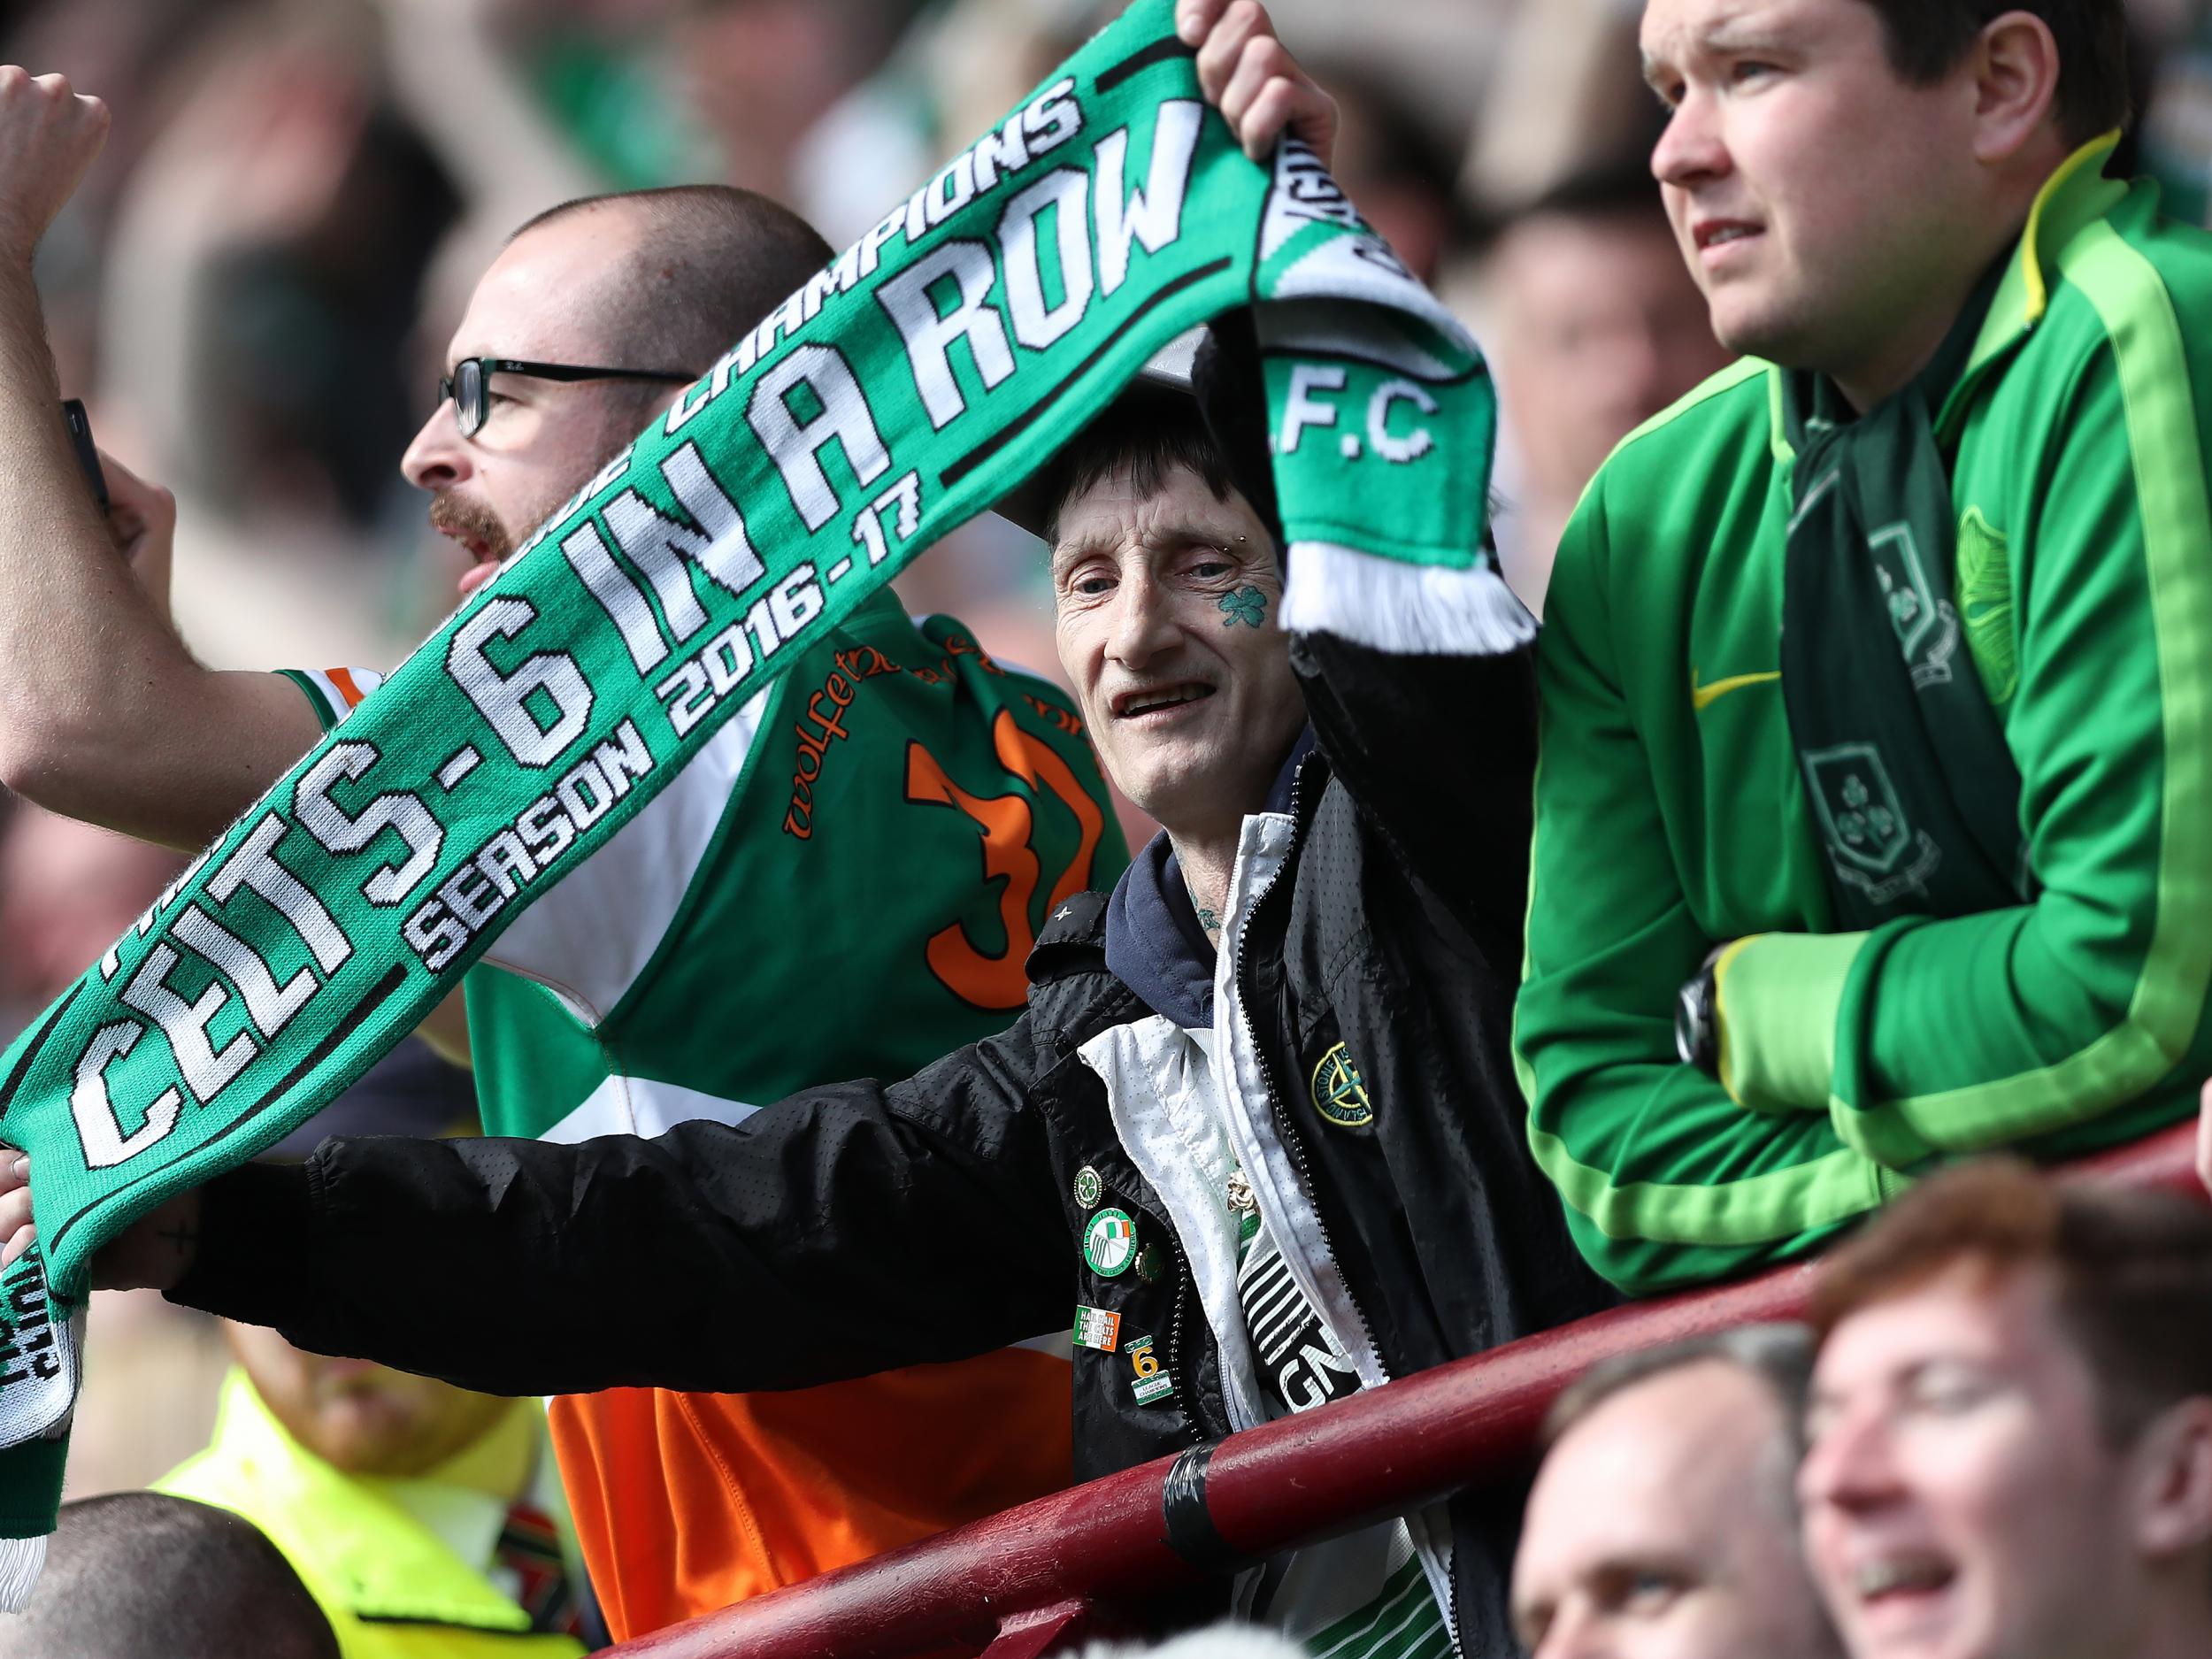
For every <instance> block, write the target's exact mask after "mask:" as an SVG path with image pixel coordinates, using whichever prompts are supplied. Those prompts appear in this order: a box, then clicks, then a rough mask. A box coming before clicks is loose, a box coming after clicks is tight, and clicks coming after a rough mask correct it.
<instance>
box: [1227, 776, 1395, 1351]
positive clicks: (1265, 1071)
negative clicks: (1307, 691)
mask: <svg viewBox="0 0 2212 1659" xmlns="http://www.w3.org/2000/svg"><path fill="white" fill-rule="evenodd" d="M1308 764H1310V757H1309V758H1308V760H1306V761H1301V762H1300V763H1299V765H1298V771H1297V772H1296V773H1295V774H1294V776H1293V777H1292V779H1291V780H1290V823H1291V843H1290V850H1289V851H1288V852H1287V853H1286V855H1285V856H1284V857H1283V860H1282V862H1281V863H1280V864H1277V865H1276V867H1275V873H1274V874H1273V875H1271V876H1270V877H1268V879H1267V885H1266V886H1265V887H1262V888H1261V889H1260V895H1259V897H1257V898H1256V899H1254V900H1253V901H1252V903H1251V907H1250V908H1249V909H1248V910H1246V911H1245V913H1244V924H1243V926H1241V927H1240V928H1239V929H1238V930H1237V988H1238V989H1239V990H1240V992H1241V993H1242V995H1243V1002H1244V1018H1245V1021H1246V1024H1247V1025H1249V1024H1250V1022H1251V1018H1252V1012H1251V1010H1252V1003H1253V995H1252V981H1251V979H1249V978H1248V974H1249V972H1250V969H1251V965H1252V952H1251V950H1250V949H1249V946H1250V944H1251V935H1252V924H1253V923H1254V922H1255V921H1256V920H1257V919H1258V917H1259V913H1260V911H1261V910H1263V909H1265V908H1266V905H1267V902H1268V901H1269V900H1270V899H1271V898H1273V897H1274V896H1275V889H1276V888H1277V887H1279V886H1280V885H1281V884H1282V879H1283V877H1284V875H1285V874H1286V872H1288V871H1289V870H1290V868H1291V866H1292V865H1293V864H1295V863H1296V862H1297V854H1298V848H1299V845H1300V844H1301V843H1302V841H1304V840H1305V834H1306V826H1305V825H1304V824H1303V823H1302V822H1301V821H1300V819H1299V817H1298V803H1299V797H1300V796H1301V795H1303V794H1304V793H1305V787H1306V767H1307V765H1308ZM1257 1034H1258V1033H1253V1035H1254V1036H1255V1037H1256V1036H1257ZM1252 1052H1253V1053H1254V1054H1255V1055H1256V1056H1258V1057H1259V1063H1260V1079H1261V1081H1263V1083H1265V1084H1266V1085H1267V1105H1268V1110H1269V1113H1270V1115H1271V1117H1272V1118H1274V1121H1275V1133H1277V1134H1279V1135H1280V1136H1281V1137H1282V1140H1283V1144H1284V1145H1285V1146H1286V1147H1288V1148H1290V1155H1291V1157H1292V1159H1293V1161H1294V1162H1295V1164H1297V1166H1298V1181H1299V1184H1300V1185H1301V1186H1302V1187H1304V1188H1305V1190H1306V1199H1307V1202H1310V1203H1311V1204H1312V1205H1313V1220H1314V1225H1316V1226H1317V1227H1318V1228H1320V1229H1321V1244H1322V1248H1324V1249H1325V1250H1327V1251H1328V1253H1329V1259H1330V1260H1331V1261H1332V1262H1334V1261H1339V1260H1340V1259H1341V1258H1340V1256H1338V1254H1337V1248H1336V1240H1333V1239H1332V1238H1331V1237H1330V1236H1329V1224H1328V1220H1327V1218H1326V1217H1324V1216H1323V1215H1322V1213H1321V1203H1320V1200H1319V1199H1318V1198H1317V1197H1316V1196H1315V1191H1314V1184H1313V1164H1312V1161H1311V1160H1310V1158H1309V1157H1308V1156H1306V1143H1305V1141H1304V1139H1303V1137H1302V1136H1301V1135H1300V1134H1299V1133H1298V1131H1297V1130H1296V1128H1295V1127H1294V1126H1293V1125H1292V1123H1291V1121H1290V1114H1289V1112H1287V1111H1286V1110H1284V1108H1283V1100H1282V1095H1281V1094H1279V1092H1278V1091H1277V1090H1276V1087H1275V1071H1274V1068H1273V1067H1272V1066H1271V1065H1270V1064H1268V1057H1267V1050H1266V1049H1265V1048H1263V1046H1262V1045H1261V1044H1260V1043H1259V1042H1257V1041H1255V1042H1254V1043H1253V1045H1252ZM1341 1271H1342V1270H1341V1269H1340V1270H1339V1272H1340V1274H1341ZM1344 1299H1345V1300H1346V1301H1347V1302H1349V1303H1350V1304H1351V1308H1352V1317H1354V1318H1356V1319H1357V1320H1358V1321H1359V1327H1360V1331H1359V1333H1360V1340H1361V1341H1362V1342H1363V1344H1365V1346H1366V1348H1367V1351H1368V1352H1369V1353H1371V1354H1372V1355H1373V1356H1375V1366H1376V1369H1377V1370H1379V1371H1381V1372H1382V1375H1383V1380H1384V1381H1385V1382H1388V1381H1390V1380H1391V1376H1390V1367H1389V1365H1388V1364H1387V1363H1386V1362H1385V1361H1384V1359H1383V1356H1382V1348H1381V1347H1380V1346H1379V1344H1378V1343H1377V1342H1376V1340H1375V1331H1374V1327H1373V1326H1372V1325H1370V1324H1369V1323H1368V1322H1367V1312H1366V1310H1364V1309H1363V1308H1362V1307H1361V1306H1360V1305H1359V1297H1358V1295H1357V1294H1356V1292H1354V1290H1353V1289H1352V1282H1351V1280H1350V1279H1345V1280H1344ZM1315 1311H1316V1312H1318V1311H1319V1310H1318V1309H1317V1310H1315Z"/></svg>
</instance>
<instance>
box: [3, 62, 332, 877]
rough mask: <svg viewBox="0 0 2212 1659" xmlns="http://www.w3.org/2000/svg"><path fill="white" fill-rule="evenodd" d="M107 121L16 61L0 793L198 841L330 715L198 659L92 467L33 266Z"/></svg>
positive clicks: (10, 82)
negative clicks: (122, 535)
mask: <svg viewBox="0 0 2212 1659" xmlns="http://www.w3.org/2000/svg"><path fill="white" fill-rule="evenodd" d="M107 126H108V115H107V109H106V106H105V105H104V104H101V103H100V101H99V100H98V99H96V98H88V97H81V96H77V95H75V94H74V93H73V92H72V91H71V90H70V88H69V84H68V82H67V81H65V80H64V79H63V78H62V77H61V76H59V75H42V76H39V77H37V78H35V79H34V78H33V77H32V76H30V75H29V74H27V73H25V72H24V71H23V70H21V69H19V68H15V67H13V66H7V67H0V784H4V785H5V786H6V787H9V788H11V789H12V790H14V791H15V792H16V793H18V794H19V795H23V796H25V797H26V798H27V799H28V800H31V801H35V802H36V803H38V804H39V805H41V806H43V807H47V808H49V809H50V810H53V811H56V812H59V813H62V814H65V816H68V817H71V818H84V819H88V820H89V821H91V822H93V823H97V824H103V825H105V826H108V827H110V828H112V829H119V830H122V831H124V832H125V833H129V834H134V835H138V836H142V837H143V838H145V839H147V840H150V841H166V842H168V843H169V844H171V845H173V846H178V847H196V846H199V845H201V844H203V843H204V842H205V841H208V840H210V839H211V838H212V837H213V836H214V834H215V833H217V832H218V831H219V830H221V829H222V828H223V826H225V825H227V823H228V822H229V821H230V820H231V818H234V816H236V814H237V813H238V812H239V811H240V810H242V809H243V808H245V807H246V806H247V805H248V804H250V803H251V802H252V801H253V799H254V798H255V797H256V796H257V795H259V794H260V793H261V791H262V790H263V789H265V788H266V787H268V785H269V784H271V783H272V782H273V781H274V780H276V778H277V777H278V776H279V775H280V773H281V772H282V771H283V770H284V768H285V767H286V766H287V765H288V764H290V763H291V762H292V761H293V760H295V759H296V758H297V757H298V756H299V755H300V753H301V752H302V751H303V750H304V749H306V748H307V747H308V746H309V745H310V744H311V743H312V742H313V741H315V738H316V735H317V733H316V722H315V719H314V717H313V715H312V713H311V711H310V710H309V709H308V708H307V706H306V704H305V703H303V701H302V699H301V698H300V696H299V695H298V693H297V692H296V691H295V690H294V689H293V688H292V687H290V686H288V685H287V684H286V683H284V682H283V681H281V680H278V679H276V678H274V677H273V676H271V675H267V674H239V673H217V672H211V671H210V670H208V669H205V668H204V667H202V666H201V665H200V664H197V663H196V662H195V661H194V660H193V658H192V656H191V654H190V653H189V652H188V650H186V649H185V647H184V645H183V642H182V641H180V640H179V639H178V637H177V635H176V634H175V633H174V631H173V629H172V628H171V627H170V626H169V625H168V622H167V619H166V618H165V614H164V612H163V611H162V609H161V608H160V606H159V605H158V603H157V602H156V601H155V599H153V598H151V597H150V596H149V595H148V593H147V592H146V590H145V589H144V588H142V587H141V586H140V584H139V582H138V581H137V580H134V577H133V576H132V573H131V571H130V568H129V566H128V565H127V563H126V561H125V559H124V558H123V557H122V556H121V554H120V552H119V549H118V548H117V546H116V544H115V541H114V540H113V539H112V538H111V533H110V529H109V526H107V525H106V524H105V523H104V522H103V521H102V519H101V516H100V513H99V511H98V508H97V507H96V505H95V503H94V502H93V500H92V496H91V493H90V491H89V490H88V488H86V485H85V483H84V480H83V478H82V475H81V473H80V472H79V471H78V468H77V460H76V456H75V452H74V451H73V449H71V447H70V443H69V438H68V434H67V431H66V429H65V427H64V426H63V424H62V420H61V416H60V412H59V409H58V403H59V401H60V396H61V394H60V388H59V387H58V384H57V383H56V380H55V374H54V363H53V357H52V355H51V354H50V352H49V350H48V349H47V344H46V326H45V318H44V314H43V312H42V310H41V308H40V305H39V299H38V290H37V288H36V287H35V285H34V284H33V282H32V280H31V259H32V255H33V253H34V252H35V250H36V248H37V245H38V240H39V238H40V236H42V234H44V233H45V230H46V227H47V226H48V224H50V222H51V221H52V219H53V217H54V215H55V214H56V213H57V212H58V211H60V209H61V206H62V204H63V203H65V201H67V200H68V198H69V196H70V194H71V193H72V192H73V190H74V189H75V188H76V186H77V183H78V180H80V179H81V178H82V177H83V175H84V172H85V169H86V168H87V167H88V166H89V165H91V162H92V160H93V158H94V157H96V155H98V153H99V150H100V146H101V144H102V142H104V139H105V137H106V134H107ZM148 528H149V532H150V534H159V535H161V536H163V537H164V538H165V534H166V528H167V526H149V527H148ZM165 550H166V549H165V548H164V549H161V551H162V554H163V556H164V557H165Z"/></svg>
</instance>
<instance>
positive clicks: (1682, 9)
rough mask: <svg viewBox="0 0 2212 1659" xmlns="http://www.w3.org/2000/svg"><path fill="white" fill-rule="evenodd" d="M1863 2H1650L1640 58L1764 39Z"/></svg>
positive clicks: (1659, 57)
mask: <svg viewBox="0 0 2212 1659" xmlns="http://www.w3.org/2000/svg"><path fill="white" fill-rule="evenodd" d="M1835 4H1853V5H1857V4H1864V0H1649V3H1648V4H1647V5H1646V6H1645V7H1644V21H1643V28H1642V31H1641V41H1642V46H1643V53H1644V58H1645V61H1646V62H1647V63H1649V62H1652V61H1654V60H1658V61H1666V60H1669V59H1671V58H1675V57H1677V56H1679V55H1681V54H1683V53H1686V52H1690V51H1694V50H1700V49H1712V48H1716V47H1721V48H1724V47H1726V46H1727V45H1729V44H1730V43H1731V42H1734V41H1738V40H1745V41H1749V40H1755V39H1763V38H1766V37H1768V36H1770V35H1774V34H1776V33H1778V32H1780V31H1784V30H1790V29H1794V28H1798V27H1803V26H1804V25H1806V24H1808V23H1809V22H1812V21H1815V20H1816V14H1817V13H1819V12H1821V11H1823V10H1824V9H1825V8H1826V7H1829V6H1832V5H1835Z"/></svg>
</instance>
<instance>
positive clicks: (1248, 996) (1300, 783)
mask: <svg viewBox="0 0 2212 1659" xmlns="http://www.w3.org/2000/svg"><path fill="white" fill-rule="evenodd" d="M1305 787H1306V767H1305V764H1304V763H1300V764H1299V767H1298V771H1297V772H1296V774H1295V775H1294V777H1293V778H1292V779H1291V780H1290V822H1291V844H1290V851H1289V853H1288V854H1286V856H1285V857H1284V859H1283V861H1282V863H1281V864H1279V865H1277V866H1276V869H1275V873H1274V874H1273V875H1271V876H1270V877H1269V878H1268V879H1267V885H1266V886H1265V887H1262V888H1261V889H1260V894H1259V896H1258V897H1257V898H1256V899H1255V900H1253V901H1252V904H1251V907H1250V908H1249V909H1248V910H1246V911H1245V913H1244V923H1243V926H1241V927H1240V928H1239V929H1238V930H1237V985H1238V988H1239V989H1240V991H1241V992H1242V994H1243V1002H1244V1018H1245V1019H1246V1022H1247V1024H1249V1022H1250V1020H1251V1018H1252V1015H1251V1010H1252V1005H1253V995H1252V991H1253V987H1252V982H1251V980H1250V979H1249V978H1248V977H1247V975H1248V970H1249V968H1250V966H1251V962H1252V952H1251V950H1250V949H1248V946H1249V945H1250V942H1251V932H1252V924H1253V922H1254V921H1255V920H1256V918H1258V916H1259V913H1260V911H1261V910H1263V908H1265V906H1266V904H1267V902H1268V901H1269V900H1270V899H1271V898H1273V897H1274V896H1275V889H1276V887H1278V886H1279V885H1280V883H1281V881H1282V879H1283V877H1284V875H1285V874H1286V872H1288V871H1289V870H1290V868H1291V866H1292V865H1293V864H1294V863H1295V862H1296V856H1297V852H1298V848H1299V845H1300V843H1301V842H1302V841H1304V839H1305V833H1306V826H1305V825H1304V823H1303V822H1302V821H1301V820H1300V818H1299V816H1298V805H1299V799H1300V797H1301V796H1302V795H1303V794H1304V792H1305ZM1254 1035H1255V1037H1256V1035H1257V1033H1254ZM1252 1052H1253V1053H1254V1054H1255V1055H1256V1056H1258V1058H1259V1064H1260V1078H1261V1080H1262V1081H1263V1082H1264V1083H1265V1084H1266V1085H1267V1105H1268V1110H1269V1112H1270V1114H1271V1116H1272V1118H1274V1121H1275V1132H1276V1133H1277V1134H1279V1135H1280V1136H1281V1137H1282V1140H1283V1143H1284V1145H1286V1146H1287V1147H1288V1148H1290V1155H1291V1158H1292V1161H1293V1162H1294V1163H1295V1164H1296V1165H1297V1168H1298V1179H1299V1182H1300V1184H1301V1185H1302V1186H1303V1187H1304V1188H1305V1190H1306V1199H1307V1202H1310V1204H1312V1206H1313V1221H1314V1225H1316V1226H1317V1227H1318V1228H1319V1229H1320V1230H1321V1244H1322V1248H1324V1249H1325V1250H1327V1251H1328V1253H1329V1259H1330V1260H1331V1261H1333V1262H1334V1261H1339V1260H1340V1257H1339V1256H1338V1254H1337V1248H1336V1241H1335V1240H1333V1238H1331V1237H1330V1236H1329V1223H1328V1219H1327V1217H1325V1216H1324V1215H1323V1214H1322V1213H1321V1202H1320V1199H1319V1198H1318V1197H1317V1195H1316V1193H1315V1189H1314V1184H1313V1164H1312V1161H1311V1159H1310V1158H1309V1157H1308V1156H1307V1154H1306V1143H1305V1139H1304V1137H1303V1136H1302V1135H1301V1134H1299V1133H1298V1131H1297V1128H1296V1126H1295V1125H1293V1124H1292V1123H1291V1121H1290V1114H1289V1112H1288V1111H1286V1110H1284V1107H1283V1101H1282V1095H1281V1094H1279V1092H1278V1091H1277V1089H1276V1087H1275V1071H1274V1068H1273V1067H1272V1066H1271V1064H1269V1061H1268V1056H1267V1051H1266V1049H1265V1048H1263V1046H1262V1045H1261V1044H1260V1043H1259V1042H1257V1041H1255V1042H1254V1043H1253V1045H1252ZM1338 1272H1339V1275H1340V1277H1341V1276H1342V1272H1343V1270H1342V1269H1341V1268H1339V1269H1338ZM1343 1282H1344V1299H1345V1301H1346V1302H1348V1303H1350V1304H1351V1309H1352V1317H1354V1318H1356V1319H1357V1320H1358V1321H1359V1326H1360V1338H1361V1340H1362V1341H1363V1342H1364V1343H1365V1345H1366V1348H1367V1351H1368V1352H1369V1353H1371V1354H1372V1355H1373V1356H1375V1367H1376V1369H1377V1370H1378V1371H1381V1372H1382V1375H1383V1380H1384V1381H1386V1382H1387V1381H1389V1380H1390V1379H1391V1373H1390V1366H1389V1363H1388V1362H1386V1360H1385V1359H1384V1358H1383V1353H1382V1348H1381V1345H1380V1344H1379V1343H1378V1342H1377V1341H1376V1340H1375V1331H1374V1326H1372V1325H1370V1324H1369V1323H1368V1320H1367V1310H1365V1309H1363V1308H1362V1307H1361V1306H1360V1305H1359V1294H1358V1293H1357V1292H1356V1291H1355V1290H1354V1289H1353V1288H1352V1281H1351V1280H1350V1279H1348V1278H1346V1279H1344V1281H1343ZM1176 1314H1177V1317H1178V1318H1180V1317H1181V1314H1182V1303H1181V1302H1180V1301H1178V1302H1177V1303H1176ZM1445 1527H1446V1532H1445V1538H1446V1546H1447V1548H1446V1550H1445V1555H1444V1565H1445V1572H1444V1627H1445V1633H1446V1634H1448V1636H1450V1638H1451V1639H1452V1651H1453V1653H1455V1654H1457V1655H1464V1653H1465V1652H1466V1649H1465V1647H1463V1645H1462V1643H1461V1641H1460V1634H1459V1574H1458V1572H1457V1571H1456V1556H1457V1555H1458V1544H1457V1540H1454V1539H1453V1538H1452V1537H1451V1535H1450V1520H1449V1510H1448V1507H1447V1519H1446V1522H1445ZM1427 1530H1428V1529H1426V1528H1424V1529H1423V1531H1424V1532H1426V1531H1427Z"/></svg>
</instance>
